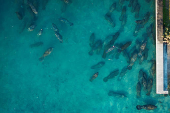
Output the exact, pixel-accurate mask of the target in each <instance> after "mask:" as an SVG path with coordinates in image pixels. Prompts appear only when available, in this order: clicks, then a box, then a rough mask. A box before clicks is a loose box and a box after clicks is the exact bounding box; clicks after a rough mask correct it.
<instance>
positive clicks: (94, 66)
mask: <svg viewBox="0 0 170 113" xmlns="http://www.w3.org/2000/svg"><path fill="white" fill-rule="evenodd" d="M104 64H105V62H104V61H101V62H98V63H97V64H95V65H93V66H92V67H91V69H97V68H101V67H103V66H104Z"/></svg>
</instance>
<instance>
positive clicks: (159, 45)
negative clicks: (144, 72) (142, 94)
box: [155, 0, 168, 94]
mask: <svg viewBox="0 0 170 113" xmlns="http://www.w3.org/2000/svg"><path fill="white" fill-rule="evenodd" d="M155 5H156V93H157V94H168V91H165V90H164V63H163V61H164V60H163V1H162V0H156V2H155Z"/></svg>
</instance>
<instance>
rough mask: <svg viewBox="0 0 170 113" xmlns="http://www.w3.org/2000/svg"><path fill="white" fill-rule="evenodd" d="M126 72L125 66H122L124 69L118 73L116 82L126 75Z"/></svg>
mask: <svg viewBox="0 0 170 113" xmlns="http://www.w3.org/2000/svg"><path fill="white" fill-rule="evenodd" d="M127 71H128V68H127V66H124V67H123V68H122V70H121V72H120V75H119V77H118V80H119V81H120V80H121V79H122V78H123V77H124V76H125V74H126V73H127Z"/></svg>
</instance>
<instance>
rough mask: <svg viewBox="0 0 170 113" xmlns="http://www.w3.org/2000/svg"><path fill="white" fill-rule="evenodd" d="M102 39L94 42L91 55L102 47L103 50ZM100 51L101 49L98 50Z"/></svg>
mask: <svg viewBox="0 0 170 113" xmlns="http://www.w3.org/2000/svg"><path fill="white" fill-rule="evenodd" d="M102 44H103V42H102V40H97V41H96V42H95V43H94V46H93V47H92V48H91V50H90V51H89V55H93V53H94V52H95V51H96V50H98V49H100V50H101V47H102ZM98 51H99V50H98Z"/></svg>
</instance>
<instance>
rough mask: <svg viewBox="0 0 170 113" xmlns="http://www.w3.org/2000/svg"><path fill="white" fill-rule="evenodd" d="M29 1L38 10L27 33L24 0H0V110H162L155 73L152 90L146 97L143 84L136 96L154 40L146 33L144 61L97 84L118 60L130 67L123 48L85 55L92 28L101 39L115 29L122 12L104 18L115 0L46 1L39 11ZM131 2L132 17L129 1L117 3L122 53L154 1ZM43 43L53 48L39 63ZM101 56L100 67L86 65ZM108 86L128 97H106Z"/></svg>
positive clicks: (29, 18) (10, 112)
mask: <svg viewBox="0 0 170 113" xmlns="http://www.w3.org/2000/svg"><path fill="white" fill-rule="evenodd" d="M32 1H33V0H32ZM32 1H31V0H30V2H32ZM34 1H37V5H36V6H37V11H38V15H37V16H36V20H35V25H36V27H35V29H34V30H33V31H31V32H29V31H28V27H29V25H30V24H31V22H32V16H31V14H33V13H30V11H31V10H30V9H29V8H30V7H29V6H28V5H27V2H26V0H13V1H10V0H9V1H2V0H1V1H0V3H1V7H0V10H1V18H0V20H1V23H0V29H1V33H0V53H1V55H0V90H1V91H0V113H128V112H131V113H137V112H140V113H145V112H154V113H167V112H168V109H169V107H170V106H169V104H168V102H169V101H170V98H169V97H164V96H163V95H157V94H156V93H155V92H156V88H155V78H154V85H153V87H152V92H151V95H150V96H147V95H146V93H145V92H144V91H143V89H142V91H141V98H136V84H137V82H138V73H139V70H140V69H143V70H144V71H145V72H146V73H147V75H148V76H150V73H149V70H150V68H151V63H148V61H149V60H152V59H155V46H154V45H153V43H152V40H150V38H149V37H146V38H147V48H148V49H149V52H148V58H147V60H144V61H143V62H142V64H141V65H139V60H138V59H137V61H136V62H135V63H134V65H133V67H132V69H131V70H128V71H127V73H126V75H125V76H124V77H123V78H122V80H121V81H118V77H119V75H118V76H116V77H115V78H113V79H110V80H108V82H104V81H103V78H104V77H106V76H108V75H109V73H110V72H112V71H113V70H115V69H119V73H120V72H121V70H122V68H123V67H124V66H127V65H129V64H128V63H127V61H126V59H125V57H124V56H123V55H122V53H121V54H120V56H119V59H115V58H113V59H111V58H110V57H106V58H105V59H103V58H102V54H103V50H104V48H103V49H102V52H101V53H99V55H97V54H95V53H94V54H93V55H92V56H90V55H89V54H88V52H89V51H90V49H91V48H90V46H89V38H90V35H91V34H92V33H95V37H96V40H98V39H101V40H102V41H104V40H105V38H106V37H107V36H109V35H114V34H115V33H116V32H118V31H119V30H120V28H121V21H119V17H120V15H121V10H118V11H117V10H115V11H113V13H112V15H111V16H112V18H113V20H114V22H115V23H116V25H115V27H112V26H111V25H110V24H109V23H108V21H106V20H105V17H104V16H105V14H106V13H107V12H108V11H109V7H110V6H111V5H112V3H114V2H117V3H118V1H116V0H115V1H113V0H72V3H70V4H67V5H64V2H63V1H62V0H49V1H48V3H47V5H46V9H45V10H42V1H41V0H39V1H38V0H34ZM138 2H139V4H140V6H141V8H140V11H139V18H137V19H135V13H131V7H128V4H129V1H124V3H123V6H126V8H127V11H126V15H127V23H126V24H125V26H124V30H121V32H120V36H119V37H118V39H117V40H116V43H125V42H127V41H132V44H131V45H130V46H129V47H128V48H127V51H128V53H130V50H131V49H132V48H133V47H134V46H135V45H136V42H135V41H136V39H138V40H139V41H141V40H143V39H144V37H142V35H143V34H144V33H146V28H147V27H149V26H150V24H151V23H154V18H155V9H154V8H155V6H154V5H155V2H154V1H151V2H149V3H147V2H146V1H143V0H138ZM34 4H35V3H34ZM64 7H65V8H64ZM17 11H21V12H24V13H25V14H24V15H25V16H24V17H23V19H22V20H19V19H18V18H17V15H16V13H15V12H17ZM146 12H150V17H149V20H148V22H147V23H146V24H145V25H144V28H141V30H140V31H139V33H138V35H137V36H136V37H135V36H133V32H134V30H135V26H136V22H135V21H136V20H141V19H143V18H144V15H145V14H146ZM33 15H34V14H33ZM60 17H63V18H66V19H68V20H69V21H70V22H72V23H74V25H73V26H69V25H67V24H65V23H62V22H61V21H59V19H58V18H60ZM52 23H55V24H56V26H57V27H58V29H59V33H60V34H61V35H62V37H63V43H60V42H59V40H58V39H57V38H56V36H55V34H54V31H53V29H52ZM40 29H43V33H42V35H41V36H39V37H38V36H37V33H38V32H39V30H40ZM35 42H43V45H41V46H38V47H32V48H31V47H30V45H31V44H33V43H35ZM49 47H53V51H52V52H51V54H50V55H49V56H47V57H45V58H44V61H42V62H40V61H39V58H40V57H41V56H42V55H43V54H44V52H45V51H46V50H47V49H48V48H49ZM100 61H104V62H105V65H104V66H103V67H101V68H100V69H91V66H93V65H94V64H97V63H98V62H100ZM96 72H99V75H98V77H97V78H96V79H94V80H93V82H90V81H89V79H90V78H91V77H92V76H93V74H94V73H96ZM110 90H112V91H121V92H122V91H123V92H126V93H125V94H126V96H127V97H124V98H120V97H112V96H108V92H109V91H110ZM145 104H153V105H156V106H157V109H155V110H151V111H147V110H144V109H142V110H137V109H136V106H137V105H145Z"/></svg>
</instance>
